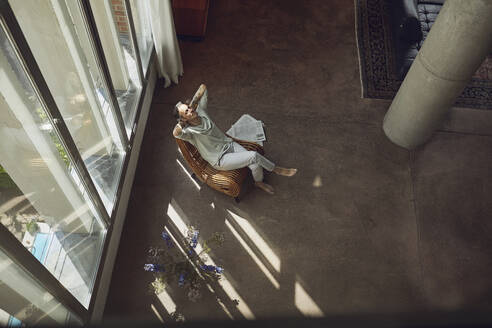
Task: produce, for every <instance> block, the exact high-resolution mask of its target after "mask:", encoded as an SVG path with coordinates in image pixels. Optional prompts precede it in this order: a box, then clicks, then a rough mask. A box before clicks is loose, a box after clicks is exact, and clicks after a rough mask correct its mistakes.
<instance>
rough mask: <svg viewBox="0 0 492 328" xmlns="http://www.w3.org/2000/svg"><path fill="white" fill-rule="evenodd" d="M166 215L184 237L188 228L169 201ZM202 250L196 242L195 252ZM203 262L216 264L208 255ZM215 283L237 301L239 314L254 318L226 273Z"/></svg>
mask: <svg viewBox="0 0 492 328" xmlns="http://www.w3.org/2000/svg"><path fill="white" fill-rule="evenodd" d="M171 202H172V203H175V202H176V201H175V200H174V199H172V200H171ZM175 206H177V204H175ZM167 215H168V216H169V218H170V219H171V221H172V222H173V223H174V225H175V227H176V229H177V230H178V231H179V233H180V234H181V236H182V237H183V238H184V237H186V231H187V230H188V226H187V224H186V223H185V222H184V221H183V219H182V218H181V216H180V215H179V214H178V212H177V210H176V209H175V207H174V206H173V205H172V204H171V203H169V206H168V209H167ZM165 229H166V231H167V232H169V233H170V231H169V229H167V228H165ZM170 235H171V237H172V238H173V240H174V242H175V243H176V245H177V246H178V247H179V248H180V250H181V252H182V253H184V254H186V253H185V252H184V250H183V249H182V248H181V247H180V246H179V243H177V241H176V239H175V238H174V237H173V236H172V234H171V233H170ZM202 250H203V246H202V244H201V242H198V244H197V246H196V248H195V251H196V253H197V254H200V252H201V251H202ZM204 263H205V264H207V265H216V264H215V262H214V261H213V260H212V259H211V256H208V258H207V260H206V261H204ZM195 269H196V270H197V268H196V267H195ZM217 283H218V284H219V285H220V286H221V287H222V289H223V290H224V292H225V293H226V294H227V296H228V297H229V298H230V299H231V301H234V300H238V301H239V304H238V305H237V309H238V311H239V312H241V314H242V315H243V316H244V317H245V318H246V319H254V318H255V316H254V314H253V312H252V311H251V309H250V308H249V306H248V305H247V304H246V302H245V301H244V300H243V299H242V298H241V296H239V294H238V292H237V291H236V289H235V288H234V287H233V286H232V284H231V283H230V282H229V280H228V279H227V277H226V273H224V274H222V278H221V279H220V280H219V281H218V282H217ZM219 304H220V305H221V307H222V308H223V309H224V311H225V312H226V314H227V315H228V316H230V317H232V316H231V315H230V312H229V311H228V310H227V309H226V308H225V306H224V305H223V304H221V302H219Z"/></svg>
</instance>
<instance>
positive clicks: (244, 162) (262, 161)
mask: <svg viewBox="0 0 492 328" xmlns="http://www.w3.org/2000/svg"><path fill="white" fill-rule="evenodd" d="M233 150H234V152H231V151H229V152H227V153H225V154H224V155H222V158H221V159H220V161H219V163H218V164H217V165H215V166H214V168H215V169H217V170H221V171H229V170H235V169H240V168H242V167H246V166H247V167H249V169H250V170H251V173H252V174H253V179H254V180H255V181H263V169H265V170H267V171H273V169H274V168H275V164H274V163H273V162H271V161H270V160H268V159H267V158H265V157H264V156H262V155H261V154H259V153H258V152H256V151H249V150H247V149H246V148H244V147H243V146H241V145H240V144H238V143H237V142H234V143H233Z"/></svg>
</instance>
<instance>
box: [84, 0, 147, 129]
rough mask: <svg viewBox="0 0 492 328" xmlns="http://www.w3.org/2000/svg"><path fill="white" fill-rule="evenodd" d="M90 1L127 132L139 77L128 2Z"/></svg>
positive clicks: (119, 0)
mask: <svg viewBox="0 0 492 328" xmlns="http://www.w3.org/2000/svg"><path fill="white" fill-rule="evenodd" d="M90 4H91V8H92V12H93V13H94V19H95V22H96V26H97V30H98V32H99V36H100V37H101V44H102V47H103V49H104V56H105V58H106V61H107V63H108V68H109V74H110V75H111V81H112V83H113V87H114V90H115V91H116V96H117V98H118V104H119V106H120V109H121V113H122V115H123V121H124V122H125V127H126V131H127V133H128V135H130V134H131V132H132V128H133V121H134V119H135V113H136V108H137V100H138V99H139V96H140V91H141V90H142V81H141V74H140V72H141V70H140V62H139V61H138V60H137V57H136V52H135V44H134V37H133V36H132V34H131V33H130V32H131V30H132V29H131V26H130V21H129V20H128V13H127V6H126V5H125V1H124V0H90Z"/></svg>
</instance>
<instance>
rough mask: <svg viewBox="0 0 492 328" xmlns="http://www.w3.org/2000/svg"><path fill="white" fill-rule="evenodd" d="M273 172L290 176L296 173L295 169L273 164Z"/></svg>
mask: <svg viewBox="0 0 492 328" xmlns="http://www.w3.org/2000/svg"><path fill="white" fill-rule="evenodd" d="M273 172H275V173H277V174H278V175H283V176H284V177H291V176H293V175H294V174H296V173H297V169H286V168H285V167H280V166H275V168H274V169H273Z"/></svg>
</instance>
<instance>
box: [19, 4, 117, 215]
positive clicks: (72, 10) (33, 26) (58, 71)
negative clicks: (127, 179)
mask: <svg viewBox="0 0 492 328" xmlns="http://www.w3.org/2000/svg"><path fill="white" fill-rule="evenodd" d="M10 2H11V5H12V9H13V11H14V13H15V15H16V17H17V20H18V21H19V24H20V26H21V29H22V31H23V33H24V35H25V37H26V39H27V42H28V44H29V47H30V48H31V51H32V52H33V54H34V57H35V59H36V62H37V64H38V65H39V68H40V69H41V73H42V74H43V77H44V79H45V80H46V83H47V84H48V87H49V89H50V91H51V94H52V95H53V97H54V99H55V101H56V105H57V107H58V109H59V110H60V112H61V114H62V116H63V119H64V121H65V123H66V125H67V127H68V129H69V131H70V134H71V135H72V138H73V139H74V141H75V144H76V146H77V149H78V150H79V152H80V155H81V156H82V159H83V161H84V163H85V165H86V167H87V170H88V171H89V174H90V176H91V178H92V180H93V181H94V184H95V185H96V188H97V190H98V192H99V194H100V196H101V199H102V200H103V203H104V205H105V207H106V209H107V211H108V213H110V214H111V211H112V210H113V206H114V204H115V196H116V191H117V188H118V182H119V178H120V173H121V170H122V167H123V160H124V158H125V151H124V150H123V147H122V142H121V139H120V137H119V134H118V129H117V125H116V119H115V117H113V115H112V111H111V109H110V105H109V102H108V95H109V92H108V91H107V89H106V87H105V85H104V83H103V79H102V77H101V73H100V70H99V66H98V64H97V61H96V57H95V56H94V52H93V51H92V47H91V41H90V39H89V35H88V34H87V29H86V28H85V24H84V21H83V18H82V15H81V11H80V8H79V7H78V2H77V1H70V0H69V1H64V0H23V1H10Z"/></svg>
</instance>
